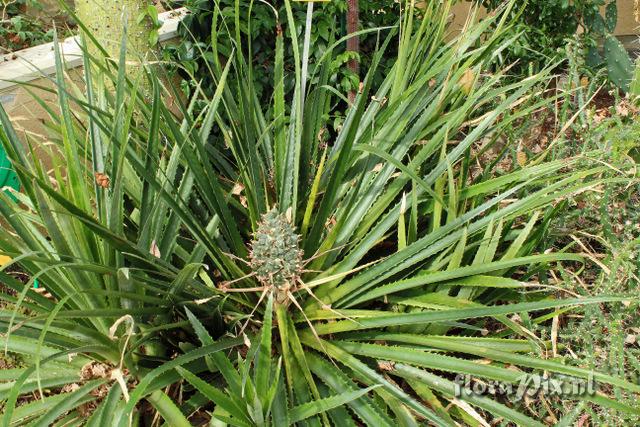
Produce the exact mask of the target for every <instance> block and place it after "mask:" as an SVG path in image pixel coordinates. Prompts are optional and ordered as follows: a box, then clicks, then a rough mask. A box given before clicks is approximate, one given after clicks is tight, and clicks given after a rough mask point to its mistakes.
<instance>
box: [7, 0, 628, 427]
mask: <svg viewBox="0 0 640 427" xmlns="http://www.w3.org/2000/svg"><path fill="white" fill-rule="evenodd" d="M511 4H512V3H510V5H511ZM285 5H286V11H287V17H286V19H287V20H288V21H289V25H288V27H289V28H295V27H296V26H295V25H293V24H294V23H293V22H292V21H293V15H292V13H291V8H290V5H289V3H288V2H285ZM450 5H451V2H449V1H446V2H443V3H442V4H440V2H428V4H427V5H426V6H425V9H424V11H423V12H422V13H423V17H422V19H421V20H419V21H414V17H415V14H414V13H411V12H412V11H410V13H407V14H406V16H404V17H402V19H401V23H400V24H401V25H399V28H400V29H399V30H397V29H386V30H376V31H380V48H379V50H378V53H377V54H376V56H375V58H374V60H373V64H372V67H371V69H370V70H369V72H368V74H367V77H366V78H365V80H364V81H363V83H362V85H361V89H360V91H359V93H358V94H357V96H356V100H355V102H354V103H353V105H350V107H349V109H348V111H347V113H346V120H345V122H344V125H343V126H342V128H341V129H340V130H339V132H336V133H334V132H331V131H329V130H327V129H328V123H329V121H330V120H331V115H332V113H333V112H334V108H335V106H336V105H339V104H340V102H348V101H347V100H346V99H343V98H344V94H342V93H340V92H339V91H338V90H336V89H335V88H333V87H331V86H330V85H329V81H328V78H329V69H330V66H331V61H332V55H333V53H332V49H331V48H329V49H327V51H326V53H325V55H324V56H323V57H322V58H321V60H319V61H317V62H314V63H311V62H310V61H309V58H310V55H309V52H310V50H311V48H312V46H311V45H310V38H309V29H310V27H311V25H313V22H312V19H311V18H312V16H313V3H310V4H309V6H308V14H307V21H306V22H305V29H306V30H305V32H304V36H303V39H302V40H299V39H298V34H297V33H296V32H295V31H292V32H291V33H290V34H288V37H285V34H283V33H282V32H281V31H277V30H275V34H276V36H275V37H276V41H275V43H276V58H275V70H276V71H275V73H274V88H275V89H274V93H273V98H272V102H271V103H270V104H269V105H262V104H261V103H260V102H259V101H258V97H257V93H256V91H255V87H254V86H253V84H252V83H253V80H252V76H253V71H252V64H251V61H250V59H249V56H248V55H247V54H246V52H245V50H244V46H243V40H242V39H241V36H240V35H239V34H231V35H228V34H225V33H224V31H223V29H224V28H225V22H224V19H223V17H222V16H221V15H220V14H219V11H218V12H216V15H215V19H214V23H215V25H214V33H213V35H214V37H213V39H214V40H213V43H214V44H215V39H216V37H223V36H230V37H232V38H233V40H234V45H235V48H236V50H235V53H234V54H233V55H232V56H231V57H229V58H227V59H226V60H225V62H224V63H223V62H222V60H221V59H219V58H218V57H217V55H215V56H214V58H218V59H214V61H213V63H212V64H211V73H212V75H213V76H214V80H215V81H216V87H215V94H214V96H213V98H211V99H209V100H208V103H207V108H205V109H204V110H203V111H202V112H201V113H199V115H198V116H197V117H193V115H192V114H191V113H190V111H191V108H192V107H193V106H194V105H195V103H196V101H197V99H195V98H194V99H193V100H191V102H190V104H189V105H188V106H186V107H185V108H184V109H183V111H182V115H183V116H184V118H183V119H178V118H177V117H176V116H175V115H174V113H172V112H171V111H170V110H169V109H168V107H167V105H166V104H165V101H164V99H163V97H162V96H161V93H163V92H164V89H165V88H164V87H162V86H161V83H160V80H159V79H158V78H157V77H158V70H157V69H156V70H149V73H148V77H149V79H148V80H149V83H148V84H142V83H141V81H139V80H136V79H135V76H128V75H127V73H126V72H125V65H126V59H125V58H126V55H125V52H124V51H123V52H122V54H121V57H120V59H119V60H118V61H109V62H106V63H103V62H100V61H98V60H96V61H92V59H91V55H89V54H88V53H87V54H86V58H87V59H86V64H85V65H86V67H85V69H86V80H87V91H86V94H85V95H82V91H79V90H76V88H73V87H69V86H68V85H67V84H66V83H65V80H64V78H63V75H64V73H63V64H62V62H61V60H60V59H59V58H60V57H59V56H58V77H57V79H56V81H55V83H56V86H57V93H58V95H59V102H60V108H59V111H51V116H52V123H51V128H52V129H54V130H57V131H58V133H59V139H58V142H59V150H60V151H59V152H58V153H53V155H52V159H51V161H52V162H53V175H49V174H48V173H47V171H45V169H44V167H43V166H42V165H41V164H40V162H38V161H37V160H32V159H30V158H29V157H28V156H27V153H26V152H25V150H24V148H23V145H22V144H21V142H20V141H19V139H18V137H17V135H16V133H15V131H14V130H13V127H12V125H11V123H10V122H9V119H8V118H7V116H6V115H5V114H4V112H3V111H2V110H1V109H0V120H1V123H2V131H1V132H0V140H1V141H2V144H3V146H4V148H5V150H6V151H7V153H8V155H9V156H10V158H11V160H12V162H13V164H14V166H15V168H16V170H17V172H18V174H19V176H20V180H21V183H22V186H23V192H22V193H21V194H16V197H17V198H18V199H19V203H15V202H13V201H12V200H11V199H10V198H9V197H6V196H2V201H3V203H2V204H0V212H2V217H3V221H5V222H6V223H7V225H8V227H9V229H8V232H7V233H5V234H3V235H1V236H0V249H1V250H2V251H3V252H4V253H7V254H9V255H11V256H13V257H14V259H15V261H16V262H18V263H20V265H21V266H22V267H23V268H24V269H25V270H26V271H27V272H28V273H30V274H31V275H32V277H33V278H34V279H35V278H37V279H38V280H39V281H40V283H42V284H43V286H44V287H45V289H46V291H48V292H49V293H50V298H48V297H45V296H43V295H41V294H40V293H37V292H35V291H34V290H33V289H32V288H31V286H30V285H31V283H27V284H26V285H25V284H23V283H21V282H18V281H17V280H15V279H13V278H11V277H10V276H8V275H7V274H5V273H0V274H1V276H0V278H1V279H2V280H3V281H4V282H5V283H6V284H7V285H8V286H9V287H11V288H13V289H14V290H15V291H16V293H17V294H16V295H14V296H12V295H10V294H2V295H1V297H2V298H3V299H4V300H6V301H7V302H8V303H10V304H12V305H13V307H14V308H13V309H2V310H0V324H1V325H2V327H3V329H4V330H5V331H6V333H5V334H4V335H3V336H2V338H1V339H2V341H1V342H2V343H3V344H4V346H5V348H6V349H7V350H8V351H10V352H13V353H19V354H22V355H24V356H25V358H26V360H30V361H31V362H32V365H31V366H30V367H27V368H17V369H13V370H10V371H8V372H3V373H2V379H3V380H4V381H6V383H4V384H3V388H1V389H0V398H1V399H3V400H4V413H3V425H5V426H9V425H14V424H23V423H27V422H30V423H33V424H34V425H42V426H48V425H68V424H72V425H80V424H86V425H90V426H102V425H106V424H110V425H118V426H126V425H130V424H133V425H150V424H151V423H152V422H153V418H154V415H155V414H156V413H157V414H159V415H160V416H161V417H163V418H164V419H165V421H166V422H167V424H169V425H172V426H188V425H191V423H194V424H197V423H198V422H199V421H198V420H202V419H203V417H202V416H203V414H205V413H206V412H210V413H211V414H212V415H211V416H212V417H213V419H212V420H211V425H224V424H227V425H237V426H248V425H274V426H276V425H277V426H281V425H290V424H296V425H330V424H331V423H333V424H335V425H358V424H366V425H372V426H384V425H395V424H398V423H400V424H402V425H418V424H425V423H431V424H434V425H447V426H448V425H455V424H456V423H468V424H475V423H480V422H484V419H490V418H499V417H501V418H503V419H506V420H509V421H511V422H513V423H516V424H519V425H532V426H533V425H540V422H539V421H537V420H536V419H533V418H531V417H529V416H528V415H527V414H526V409H524V408H520V407H519V406H518V405H517V404H510V403H507V402H501V401H499V400H497V399H493V398H490V397H486V396H474V395H469V396H467V395H466V394H463V395H461V396H456V393H455V384H454V383H453V381H452V379H453V377H454V376H455V375H456V374H467V375H471V376H473V377H475V378H479V379H481V380H498V381H503V382H507V383H517V382H518V381H519V380H520V377H521V375H522V374H523V373H526V372H532V371H533V372H546V373H550V374H562V375H565V376H572V377H578V378H590V377H591V376H593V377H594V378H595V379H596V380H597V381H599V382H601V383H603V384H607V385H609V386H611V387H612V388H614V389H616V390H618V391H619V392H620V393H623V392H624V393H638V392H640V386H638V385H637V384H633V383H631V382H628V381H627V380H625V379H624V378H616V377H610V376H608V375H605V374H602V373H593V372H591V371H590V370H588V369H585V368H583V367H580V366H576V365H575V364H573V363H571V362H570V361H560V360H553V359H549V358H548V357H547V346H548V344H549V343H548V342H546V341H544V340H542V339H540V338H539V337H537V336H535V335H534V334H532V332H531V331H530V330H529V329H527V328H526V326H525V325H526V323H525V324H522V323H519V322H517V321H516V320H514V318H513V317H509V315H511V314H516V313H517V314H518V315H519V316H520V318H524V319H527V322H532V323H542V322H545V321H547V320H548V319H550V318H552V317H554V316H557V315H559V314H560V313H562V312H565V311H569V310H571V309H574V308H576V307H579V306H581V305H584V304H594V303H604V302H613V303H615V302H617V301H623V300H626V299H628V298H622V297H608V296H602V297H594V298H582V299H569V300H557V299H553V298H548V297H547V294H546V293H544V292H534V291H540V290H541V289H542V288H541V287H540V285H538V284H536V277H537V275H538V273H539V272H541V271H544V270H547V269H551V268H553V264H554V263H557V262H562V261H569V262H579V261H580V259H581V258H580V257H579V256H577V255H573V254H570V253H542V254H536V251H537V250H539V247H538V246H539V243H540V242H541V241H542V237H543V236H544V233H545V228H546V226H547V224H548V222H549V220H550V219H551V218H552V217H553V213H554V206H553V205H554V203H555V202H557V201H559V200H562V199H563V198H564V197H565V196H567V195H569V194H572V193H574V192H576V191H583V190H585V189H586V188H589V186H591V185H596V184H598V183H599V182H600V180H599V178H598V177H599V174H600V172H601V169H600V167H599V166H595V167H591V166H590V165H589V164H584V162H583V161H581V160H580V159H571V160H569V161H563V162H546V163H545V162H543V159H537V160H532V161H531V162H530V163H529V165H527V166H525V167H522V168H519V169H516V170H514V171H512V172H510V173H507V174H504V175H496V174H495V173H494V172H495V171H493V170H492V168H490V167H487V168H483V167H482V166H481V165H479V160H480V158H481V157H480V154H481V153H482V151H483V149H484V148H486V144H491V143H493V142H495V141H496V140H498V139H499V138H500V133H501V130H502V129H503V127H505V126H507V125H508V124H509V123H512V122H513V121H515V120H517V119H518V118H520V117H523V116H525V115H527V114H530V113H531V112H532V111H534V110H535V109H536V108H539V107H540V106H541V105H543V103H544V102H546V101H544V100H541V97H540V96H539V95H540V93H539V92H538V86H539V83H541V82H544V80H545V78H546V75H545V74H544V73H543V74H541V75H538V76H536V77H533V78H529V79H525V80H522V81H518V82H512V83H509V84H504V83H503V74H501V73H499V74H486V73H485V71H484V70H485V68H486V66H487V65H488V64H489V63H490V62H491V61H492V60H493V59H494V58H495V57H496V55H498V54H499V52H500V51H502V50H503V49H505V48H506V47H507V46H509V44H510V42H511V40H510V39H508V38H505V34H507V33H508V32H506V31H505V30H506V27H507V22H506V21H507V20H506V18H505V17H506V16H508V8H507V10H502V11H501V13H499V14H496V15H494V16H492V17H490V18H488V19H486V20H484V21H481V22H480V23H477V24H473V25H469V26H468V28H466V29H465V31H464V32H463V33H462V34H461V35H460V36H458V37H457V38H454V39H452V40H449V41H447V40H448V39H447V37H446V29H447V19H448V15H449V7H450ZM510 5H509V6H510ZM407 7H408V8H410V9H411V8H413V7H414V5H413V3H411V4H408V5H407ZM489 28H491V29H492V31H490V32H487V30H488V29H489ZM85 37H86V38H87V43H90V42H91V40H90V34H85ZM342 42H344V40H338V41H336V44H335V45H337V44H339V43H342ZM285 43H291V45H292V49H293V53H294V63H295V67H294V70H293V73H294V74H295V82H296V84H295V89H294V91H293V94H292V95H291V96H290V97H287V96H285V90H284V87H283V85H282V82H283V81H284V80H283V79H284V75H285V69H284V67H283V63H284V58H283V52H284V44H285ZM391 43H398V44H399V48H398V52H399V53H398V56H397V59H396V61H395V65H394V67H393V69H392V71H391V72H390V73H389V74H388V76H387V77H386V79H385V80H384V82H383V83H382V84H381V85H379V86H376V87H374V85H373V84H372V82H371V76H372V75H374V73H375V68H376V66H377V64H378V63H379V61H380V59H381V58H382V57H383V56H384V52H385V49H386V48H387V47H388V46H389V44H391ZM116 63H117V64H116ZM141 79H142V77H141ZM72 106H73V107H72ZM480 144H485V145H482V146H481V147H479V145H480ZM60 154H61V155H62V156H60ZM62 158H64V160H62ZM528 313H535V314H528ZM485 335H487V336H485ZM511 337H515V338H511ZM69 360H71V362H68V361H69ZM60 365H63V366H64V367H65V369H64V370H58V369H54V368H53V367H54V366H60ZM74 373H75V374H74ZM80 374H81V375H80ZM28 393H34V395H35V398H34V399H33V401H32V402H27V403H25V404H24V405H22V406H19V407H17V408H16V407H15V404H16V401H17V399H18V398H19V396H23V395H25V394H28ZM576 399H579V400H585V401H591V402H594V403H597V404H603V405H609V406H612V407H615V408H617V409H618V410H624V411H629V412H632V413H633V412H634V411H635V412H637V409H635V408H631V407H629V406H626V405H624V404H622V403H620V402H617V401H614V400H612V399H609V398H608V397H607V396H606V395H604V394H597V395H593V396H591V395H584V396H577V397H576ZM151 408H153V409H154V410H150V409H151ZM574 415H575V414H570V415H569V417H568V418H565V419H564V420H563V422H564V423H565V424H566V423H570V422H571V416H574ZM480 420H482V421H480ZM205 422H206V421H205Z"/></svg>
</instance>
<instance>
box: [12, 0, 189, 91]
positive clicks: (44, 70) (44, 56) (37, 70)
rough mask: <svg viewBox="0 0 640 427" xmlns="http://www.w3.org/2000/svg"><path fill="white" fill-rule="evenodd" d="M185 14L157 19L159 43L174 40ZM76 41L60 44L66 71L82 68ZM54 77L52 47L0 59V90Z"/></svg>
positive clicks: (168, 14) (181, 11) (174, 12)
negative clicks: (159, 23) (159, 25)
mask: <svg viewBox="0 0 640 427" xmlns="http://www.w3.org/2000/svg"><path fill="white" fill-rule="evenodd" d="M186 13H187V10H186V9H185V8H180V9H176V10H172V11H169V12H164V13H161V14H160V15H159V19H160V21H162V22H163V24H162V27H161V28H160V29H159V30H158V33H159V40H160V41H161V42H162V41H166V40H170V39H172V38H175V37H176V36H177V31H178V25H179V24H180V21H181V20H182V18H183V17H184V15H185V14H186ZM78 39H79V38H78V37H77V36H76V37H69V38H67V39H65V40H64V41H62V42H61V43H60V51H61V52H62V56H63V59H64V62H65V64H66V67H67V69H69V68H75V67H80V66H82V49H81V48H80V46H79V45H78ZM54 73H55V56H54V51H53V43H46V44H41V45H38V46H34V47H30V48H28V49H23V50H19V51H17V52H13V53H9V54H6V55H3V56H0V90H2V89H6V88H10V87H12V86H14V85H16V84H17V83H18V82H29V81H31V80H35V79H39V78H41V77H44V76H49V75H51V74H54Z"/></svg>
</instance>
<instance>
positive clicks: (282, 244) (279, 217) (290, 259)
mask: <svg viewBox="0 0 640 427" xmlns="http://www.w3.org/2000/svg"><path fill="white" fill-rule="evenodd" d="M299 242H300V236H299V235H298V234H296V232H295V229H294V227H293V226H292V225H291V224H290V223H289V221H287V218H286V217H285V215H284V214H281V213H279V212H278V211H277V210H276V209H275V208H274V209H272V210H271V211H269V212H268V213H266V214H264V215H263V216H262V220H261V221H260V223H259V224H258V229H257V230H256V232H255V233H254V235H253V240H252V241H251V244H250V247H251V251H250V253H249V260H250V265H251V268H252V270H253V272H254V273H255V275H256V277H257V279H258V281H259V282H260V283H261V284H262V285H263V286H265V287H267V288H272V289H274V290H275V291H276V293H278V294H280V295H282V296H283V297H285V296H286V294H287V292H288V291H289V289H291V288H293V287H295V285H296V283H297V281H298V279H299V277H300V274H301V273H302V254H303V253H302V250H300V246H299ZM278 299H281V298H278ZM282 299H284V298H282Z"/></svg>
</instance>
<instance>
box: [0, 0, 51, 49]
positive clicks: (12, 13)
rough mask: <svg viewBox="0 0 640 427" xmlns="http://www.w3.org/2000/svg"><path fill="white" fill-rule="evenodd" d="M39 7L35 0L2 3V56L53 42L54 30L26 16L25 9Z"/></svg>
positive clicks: (0, 21)
mask: <svg viewBox="0 0 640 427" xmlns="http://www.w3.org/2000/svg"><path fill="white" fill-rule="evenodd" d="M27 5H28V6H30V7H35V8H37V7H39V6H40V5H39V3H38V2H37V1H35V0H3V1H2V2H1V3H0V54H2V53H7V52H12V51H15V50H20V49H24V48H27V47H30V46H35V45H38V44H42V43H47V42H50V41H51V40H53V30H51V29H50V28H47V27H46V25H45V24H44V23H43V22H41V21H39V20H37V19H34V18H30V17H28V16H26V15H25V14H24V7H25V6H27Z"/></svg>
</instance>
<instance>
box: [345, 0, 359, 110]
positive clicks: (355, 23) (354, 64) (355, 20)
mask: <svg viewBox="0 0 640 427" xmlns="http://www.w3.org/2000/svg"><path fill="white" fill-rule="evenodd" d="M359 24H360V9H359V7H358V0H347V34H353V33H356V32H357V31H358V29H359V28H358V27H359ZM347 51H349V52H356V53H359V52H360V37H358V36H353V37H351V38H350V39H348V40H347ZM348 68H349V70H351V71H352V72H353V73H355V74H357V75H358V76H359V74H360V64H359V63H358V60H357V59H351V60H350V61H349V63H348ZM355 98H356V92H355V91H351V92H350V93H349V101H351V102H353V101H354V100H355Z"/></svg>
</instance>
